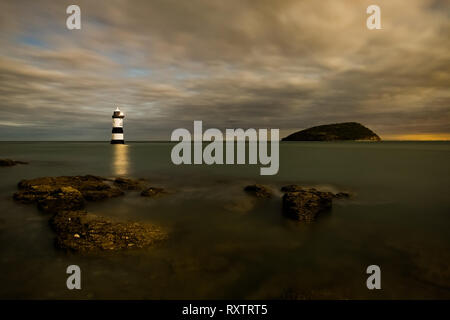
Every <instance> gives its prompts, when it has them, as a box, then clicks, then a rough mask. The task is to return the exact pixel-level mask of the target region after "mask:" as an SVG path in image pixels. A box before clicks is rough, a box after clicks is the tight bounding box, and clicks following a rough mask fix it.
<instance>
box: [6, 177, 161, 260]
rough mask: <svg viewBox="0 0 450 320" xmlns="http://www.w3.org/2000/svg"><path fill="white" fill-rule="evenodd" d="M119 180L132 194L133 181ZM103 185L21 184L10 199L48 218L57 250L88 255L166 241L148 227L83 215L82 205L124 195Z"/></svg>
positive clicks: (51, 180)
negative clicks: (50, 215)
mask: <svg viewBox="0 0 450 320" xmlns="http://www.w3.org/2000/svg"><path fill="white" fill-rule="evenodd" d="M120 179H121V180H119V181H121V182H119V184H120V183H122V186H125V187H124V188H125V189H126V190H134V186H136V184H135V183H134V182H135V181H134V180H131V179H124V178H120ZM117 180H118V179H116V180H114V181H117ZM105 181H110V180H108V179H105V178H102V177H97V176H91V175H86V176H61V177H42V178H35V179H30V180H22V181H20V182H19V184H18V188H19V191H18V192H16V193H14V195H13V198H14V200H16V201H18V202H21V203H27V204H30V203H36V204H37V206H38V209H39V210H41V211H42V212H45V213H49V214H52V217H51V219H50V224H51V226H52V227H53V230H54V231H55V232H56V246H57V247H58V248H61V249H67V250H72V251H78V252H92V251H99V250H112V251H113V250H121V249H130V248H143V247H146V246H150V245H152V244H154V243H156V242H159V241H161V240H164V239H166V238H167V234H166V232H164V231H162V230H161V229H160V228H158V227H157V226H154V225H151V224H147V223H138V222H123V221H115V220H112V219H109V218H106V217H101V216H97V215H93V214H90V213H88V212H86V211H85V210H84V209H85V205H86V201H98V200H103V199H107V198H112V197H117V196H121V195H123V194H124V192H123V191H122V190H121V189H119V188H118V187H112V186H111V185H109V184H108V183H106V182H105ZM130 186H133V187H130ZM161 190H162V189H161Z"/></svg>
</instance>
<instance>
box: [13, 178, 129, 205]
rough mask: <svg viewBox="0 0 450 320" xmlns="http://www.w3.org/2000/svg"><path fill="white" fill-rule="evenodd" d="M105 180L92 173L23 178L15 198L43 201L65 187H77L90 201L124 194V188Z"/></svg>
mask: <svg viewBox="0 0 450 320" xmlns="http://www.w3.org/2000/svg"><path fill="white" fill-rule="evenodd" d="M105 181H107V179H105V178H102V177H97V176H92V175H86V176H62V177H42V178H36V179H31V180H22V181H20V182H19V184H18V187H19V189H20V190H19V191H18V192H16V193H15V194H14V199H15V200H17V201H20V202H23V203H30V202H35V201H41V200H44V199H45V198H47V197H49V196H52V195H53V194H54V193H55V192H57V190H60V189H61V188H63V187H71V188H73V189H76V190H77V191H79V192H81V194H82V196H83V198H84V199H85V200H88V201H98V200H102V199H106V198H113V197H118V196H121V195H123V194H124V192H123V191H122V190H120V189H119V188H115V187H111V186H110V185H109V184H107V183H106V182H105ZM68 196H69V195H68Z"/></svg>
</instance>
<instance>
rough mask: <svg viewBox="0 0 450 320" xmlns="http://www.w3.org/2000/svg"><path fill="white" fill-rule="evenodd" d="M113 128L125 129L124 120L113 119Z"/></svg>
mask: <svg viewBox="0 0 450 320" xmlns="http://www.w3.org/2000/svg"><path fill="white" fill-rule="evenodd" d="M113 127H116V128H117V127H123V119H119V118H114V119H113Z"/></svg>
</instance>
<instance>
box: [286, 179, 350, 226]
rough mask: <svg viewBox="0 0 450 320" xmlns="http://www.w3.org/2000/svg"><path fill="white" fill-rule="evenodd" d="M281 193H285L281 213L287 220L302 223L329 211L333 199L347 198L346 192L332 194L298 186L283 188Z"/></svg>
mask: <svg viewBox="0 0 450 320" xmlns="http://www.w3.org/2000/svg"><path fill="white" fill-rule="evenodd" d="M281 191H283V192H285V194H284V196H283V213H284V214H285V215H286V216H287V217H289V218H292V219H294V220H298V221H304V222H312V221H314V220H315V219H316V217H317V215H318V214H319V213H320V212H324V211H328V210H330V209H331V207H332V202H333V199H336V198H337V199H340V198H347V197H349V194H348V193H346V192H339V193H336V194H334V193H332V192H328V191H319V190H317V189H315V188H305V187H301V186H298V185H288V186H284V187H282V188H281Z"/></svg>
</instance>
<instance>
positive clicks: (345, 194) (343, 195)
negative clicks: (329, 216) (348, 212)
mask: <svg viewBox="0 0 450 320" xmlns="http://www.w3.org/2000/svg"><path fill="white" fill-rule="evenodd" d="M334 197H335V198H336V199H344V198H350V193H348V192H338V193H336V194H335V195H334Z"/></svg>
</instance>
